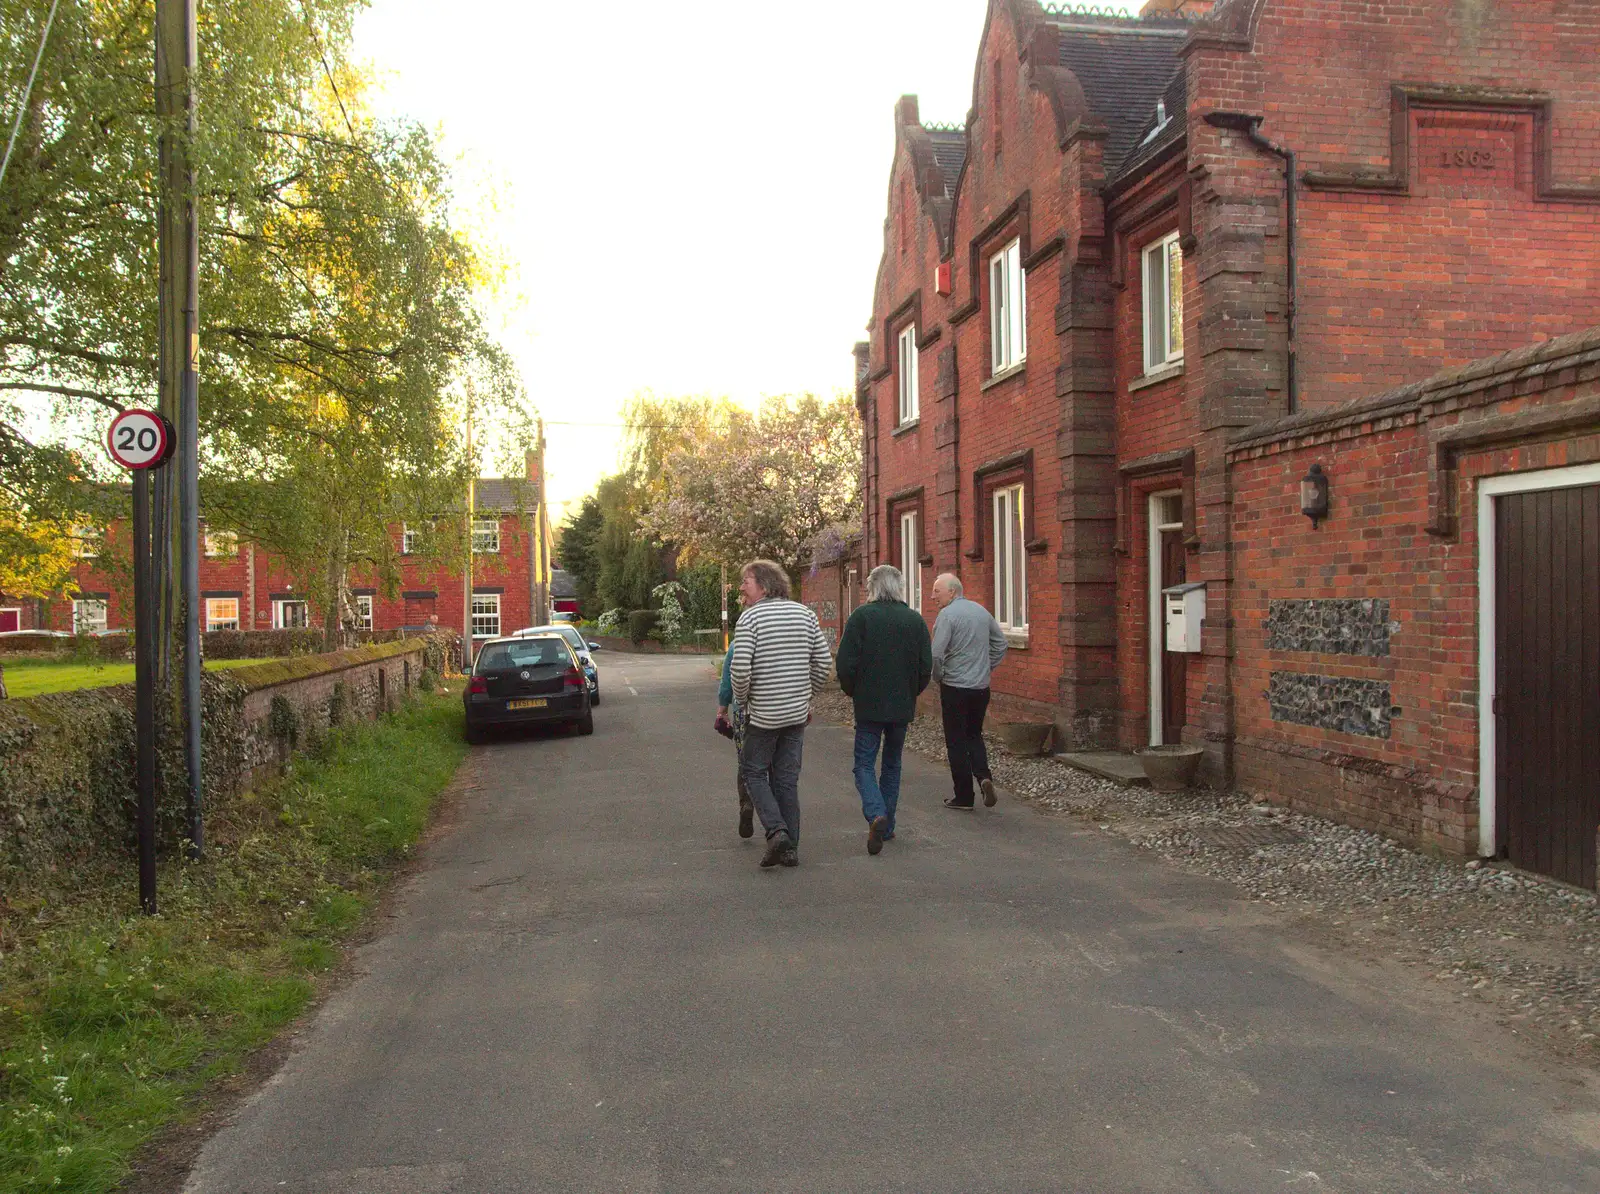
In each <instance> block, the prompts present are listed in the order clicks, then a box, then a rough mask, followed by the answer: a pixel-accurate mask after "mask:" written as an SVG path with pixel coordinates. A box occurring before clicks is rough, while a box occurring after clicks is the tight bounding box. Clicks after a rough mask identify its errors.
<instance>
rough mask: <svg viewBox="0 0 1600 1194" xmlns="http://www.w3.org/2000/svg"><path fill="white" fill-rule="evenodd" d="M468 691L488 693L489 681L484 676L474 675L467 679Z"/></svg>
mask: <svg viewBox="0 0 1600 1194" xmlns="http://www.w3.org/2000/svg"><path fill="white" fill-rule="evenodd" d="M467 691H468V692H476V693H487V692H488V691H489V681H487V680H485V679H484V678H483V677H482V676H474V677H472V679H470V680H468V681H467Z"/></svg>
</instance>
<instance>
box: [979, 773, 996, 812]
mask: <svg viewBox="0 0 1600 1194" xmlns="http://www.w3.org/2000/svg"><path fill="white" fill-rule="evenodd" d="M978 787H979V788H981V789H982V790H983V807H984V808H993V807H994V801H995V795H994V780H992V779H989V778H988V777H987V776H985V777H984V778H983V779H980V780H979V781H978Z"/></svg>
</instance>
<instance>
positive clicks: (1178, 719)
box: [1161, 528, 1189, 745]
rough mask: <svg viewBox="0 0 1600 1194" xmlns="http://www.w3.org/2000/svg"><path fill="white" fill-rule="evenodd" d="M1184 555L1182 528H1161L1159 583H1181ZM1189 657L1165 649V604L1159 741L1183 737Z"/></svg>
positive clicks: (1177, 740) (1164, 585)
mask: <svg viewBox="0 0 1600 1194" xmlns="http://www.w3.org/2000/svg"><path fill="white" fill-rule="evenodd" d="M1185 561H1186V555H1185V552H1184V548H1183V530H1182V529H1181V528H1179V529H1178V530H1172V531H1166V530H1164V531H1162V532H1161V587H1162V588H1163V589H1168V588H1171V587H1172V586H1173V585H1181V584H1182V583H1183V582H1184V579H1185V575H1184V573H1185V567H1186V563H1185ZM1188 667H1189V657H1188V656H1187V655H1185V654H1184V653H1183V652H1182V651H1169V650H1167V635H1166V619H1165V608H1163V611H1162V625H1161V741H1162V742H1165V743H1167V744H1169V745H1177V744H1178V743H1180V742H1182V741H1183V725H1184V722H1185V721H1186V720H1187V717H1186V716H1185V710H1184V706H1185V704H1186V697H1187V692H1188V685H1187V681H1188Z"/></svg>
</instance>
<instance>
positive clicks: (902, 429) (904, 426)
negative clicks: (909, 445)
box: [890, 418, 922, 439]
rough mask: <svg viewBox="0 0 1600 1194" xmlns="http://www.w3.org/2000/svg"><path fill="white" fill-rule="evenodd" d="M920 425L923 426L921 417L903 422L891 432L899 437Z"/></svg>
mask: <svg viewBox="0 0 1600 1194" xmlns="http://www.w3.org/2000/svg"><path fill="white" fill-rule="evenodd" d="M920 426H922V420H921V418H916V419H911V420H910V421H909V422H905V423H901V424H900V426H898V427H896V428H895V429H894V430H893V431H892V432H890V434H891V435H892V436H894V438H896V439H899V438H900V437H901V436H902V435H904V434H905V433H906V432H908V431H915V430H916V429H917V428H918V427H920Z"/></svg>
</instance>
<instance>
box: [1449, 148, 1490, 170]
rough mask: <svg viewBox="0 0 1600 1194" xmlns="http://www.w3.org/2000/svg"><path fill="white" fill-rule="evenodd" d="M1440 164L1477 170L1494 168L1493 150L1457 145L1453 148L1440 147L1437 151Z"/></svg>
mask: <svg viewBox="0 0 1600 1194" xmlns="http://www.w3.org/2000/svg"><path fill="white" fill-rule="evenodd" d="M1439 153H1440V161H1439V164H1440V165H1441V166H1453V167H1457V168H1466V169H1472V168H1474V167H1475V168H1477V169H1479V170H1493V169H1494V150H1492V149H1467V148H1465V147H1463V146H1457V147H1456V148H1455V149H1442V150H1440V151H1439Z"/></svg>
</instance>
